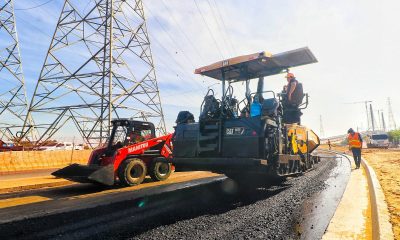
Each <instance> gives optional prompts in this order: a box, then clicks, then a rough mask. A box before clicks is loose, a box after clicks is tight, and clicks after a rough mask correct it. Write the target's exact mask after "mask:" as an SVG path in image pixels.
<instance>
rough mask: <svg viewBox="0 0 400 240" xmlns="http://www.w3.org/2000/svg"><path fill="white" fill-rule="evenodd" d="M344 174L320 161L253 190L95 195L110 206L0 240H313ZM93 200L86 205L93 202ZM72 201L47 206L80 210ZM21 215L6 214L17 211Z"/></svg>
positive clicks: (226, 183)
mask: <svg viewBox="0 0 400 240" xmlns="http://www.w3.org/2000/svg"><path fill="white" fill-rule="evenodd" d="M349 173H350V167H349V165H348V162H347V161H346V160H340V159H334V158H323V159H322V161H321V162H320V163H319V164H317V165H316V166H315V168H314V170H312V171H310V172H308V173H306V174H305V175H303V176H300V177H297V178H290V179H287V181H285V182H284V183H282V184H279V185H276V186H269V187H266V188H259V189H256V190H254V191H239V190H238V189H237V187H236V185H235V183H234V182H232V181H231V180H229V179H226V178H224V177H212V178H207V179H200V180H194V181H191V182H190V183H175V184H170V185H165V186H157V187H154V188H150V189H140V190H136V191H135V194H132V192H129V191H123V192H122V193H118V194H111V195H110V194H108V195H101V196H98V198H104V197H107V198H108V202H109V204H101V205H93V206H97V207H93V208H88V207H85V208H74V210H70V211H58V212H57V211H55V212H51V213H49V214H39V215H32V216H31V217H28V218H26V219H24V218H22V219H16V220H15V221H11V222H4V223H3V224H0V236H3V237H5V238H3V239H93V238H96V239H257V238H258V239H311V238H312V239H314V238H315V239H317V238H320V237H321V236H322V234H323V232H324V230H325V229H326V227H327V224H328V223H329V220H330V218H331V217H332V216H333V213H334V210H335V209H336V205H337V204H338V202H339V200H340V197H341V195H342V193H343V191H344V188H345V186H346V182H347V180H348V176H349ZM75 187H76V188H78V189H80V190H79V191H85V190H84V187H82V186H69V188H65V189H68V191H74V190H73V189H72V190H71V188H75ZM82 188H83V189H82ZM63 189H64V188H60V189H58V190H57V191H59V194H63ZM87 190H88V191H93V189H92V188H89V189H87ZM65 191H67V190H65ZM64 194H66V193H65V192H64ZM95 199H96V198H94V199H93V198H90V201H92V202H96V201H95ZM73 201H74V199H67V200H65V202H62V201H61V202H60V201H57V202H54V203H53V204H56V205H61V206H64V205H69V204H71V203H73V204H74V205H76V204H78V205H79V204H80V203H82V202H78V201H77V200H76V199H75V201H76V202H73ZM80 201H89V200H85V198H83V199H80ZM38 204H39V203H38ZM40 204H44V203H43V202H42V203H40ZM49 206H50V205H49ZM86 206H88V204H87V202H86ZM22 208H23V207H14V208H11V209H9V210H13V211H17V212H18V211H22V210H21V209H22ZM25 208H26V209H24V211H25V212H29V211H34V210H35V204H30V205H29V206H25ZM6 214H7V213H6ZM8 214H11V212H8ZM19 214H21V212H19ZM0 215H1V213H0Z"/></svg>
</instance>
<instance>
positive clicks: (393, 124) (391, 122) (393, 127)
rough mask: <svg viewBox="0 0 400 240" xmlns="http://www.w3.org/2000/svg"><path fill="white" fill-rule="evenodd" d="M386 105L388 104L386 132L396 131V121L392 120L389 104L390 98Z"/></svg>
mask: <svg viewBox="0 0 400 240" xmlns="http://www.w3.org/2000/svg"><path fill="white" fill-rule="evenodd" d="M387 103H388V115H389V127H388V130H396V129H397V126H396V121H395V120H394V116H393V110H392V102H391V100H390V98H388V99H387Z"/></svg>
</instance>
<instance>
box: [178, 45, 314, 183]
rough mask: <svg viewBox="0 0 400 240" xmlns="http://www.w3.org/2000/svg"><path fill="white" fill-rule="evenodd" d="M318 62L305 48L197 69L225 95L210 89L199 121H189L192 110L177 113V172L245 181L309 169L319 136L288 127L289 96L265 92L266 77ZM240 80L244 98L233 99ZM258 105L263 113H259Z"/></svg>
mask: <svg viewBox="0 0 400 240" xmlns="http://www.w3.org/2000/svg"><path fill="white" fill-rule="evenodd" d="M315 62H317V60H316V58H315V57H314V55H313V54H312V52H311V51H310V50H309V49H308V48H301V49H296V50H292V51H288V52H284V53H280V54H274V55H272V54H270V53H267V52H261V53H255V54H250V55H245V56H239V57H235V58H231V59H227V60H223V61H220V62H217V63H214V64H211V65H208V66H205V67H201V68H199V69H196V70H195V73H196V74H201V75H203V76H207V77H210V78H214V79H216V80H218V81H220V83H221V86H222V94H221V95H222V96H221V98H220V99H217V98H216V95H214V91H213V90H209V91H208V93H207V95H206V96H205V98H204V101H203V103H202V105H201V109H200V117H199V121H198V122H194V121H187V119H192V118H193V117H188V116H187V115H191V114H190V113H188V112H181V113H180V114H179V115H178V119H177V126H176V127H175V134H174V137H173V145H174V149H173V160H172V162H173V164H174V165H175V167H176V171H193V170H205V171H213V172H217V173H223V174H226V175H227V176H228V177H231V178H233V179H234V180H237V181H243V180H247V179H255V178H257V177H267V178H270V177H277V178H282V177H286V176H290V175H294V174H299V173H302V172H304V171H306V170H307V169H310V168H311V167H312V165H313V163H314V160H313V158H312V156H311V152H312V151H313V150H314V149H316V148H317V147H318V145H319V138H318V136H317V135H316V134H315V133H314V132H313V131H312V130H311V129H308V128H307V127H305V126H302V125H299V124H296V123H294V124H293V123H292V124H287V123H284V122H283V121H282V118H283V114H284V112H283V111H284V108H283V107H282V105H283V99H284V95H283V94H281V93H278V94H277V93H275V92H273V91H271V90H267V91H265V90H264V89H263V88H264V78H265V77H267V76H271V75H276V74H281V73H285V72H287V71H288V69H289V68H292V67H297V66H301V65H306V64H310V63H315ZM252 79H258V82H257V91H255V92H251V90H250V85H251V84H250V82H251V80H252ZM237 82H241V83H242V84H239V86H243V87H244V86H245V88H246V89H245V96H244V98H243V99H242V100H241V99H239V100H238V99H237V98H236V97H234V96H233V89H234V88H233V87H232V86H233V84H234V83H237ZM266 95H268V96H270V97H268V98H267V97H266ZM304 99H305V101H304V102H303V103H302V104H301V105H300V108H306V107H307V105H308V95H307V96H306V97H305V98H304ZM255 102H257V103H258V104H254V103H255ZM255 107H258V108H259V113H258V114H255V115H254V114H253V112H254V111H253V110H254V109H253V108H255Z"/></svg>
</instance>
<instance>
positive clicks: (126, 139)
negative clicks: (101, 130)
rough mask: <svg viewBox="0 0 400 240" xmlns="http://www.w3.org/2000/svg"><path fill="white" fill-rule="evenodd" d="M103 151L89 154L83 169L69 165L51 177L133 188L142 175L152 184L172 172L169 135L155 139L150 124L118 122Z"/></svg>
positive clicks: (114, 121)
mask: <svg viewBox="0 0 400 240" xmlns="http://www.w3.org/2000/svg"><path fill="white" fill-rule="evenodd" d="M112 126H113V128H112V131H111V135H110V137H109V138H108V140H107V142H106V144H105V145H104V146H103V147H100V148H97V149H95V150H93V152H92V154H91V155H90V158H89V161H88V164H87V165H80V164H72V165H70V166H68V167H65V168H63V169H60V170H58V171H55V172H53V173H52V175H53V176H56V177H60V178H65V179H68V180H71V181H74V182H80V183H100V184H103V185H108V186H112V185H115V184H116V183H118V182H119V183H120V184H121V185H123V186H133V185H137V184H140V183H142V182H143V180H144V179H145V177H146V175H150V177H151V178H152V179H153V180H155V181H163V180H166V179H167V178H168V177H169V176H170V175H171V172H172V171H173V166H172V165H171V163H170V158H171V157H172V156H171V154H172V148H171V138H172V134H169V135H165V136H161V137H156V136H155V128H154V124H153V123H150V122H142V121H134V120H129V119H118V120H113V121H112Z"/></svg>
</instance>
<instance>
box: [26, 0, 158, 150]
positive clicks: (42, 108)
mask: <svg viewBox="0 0 400 240" xmlns="http://www.w3.org/2000/svg"><path fill="white" fill-rule="evenodd" d="M28 116H31V117H32V118H33V119H34V120H35V126H36V129H37V131H38V136H37V141H39V142H43V141H45V140H47V139H50V138H51V137H54V136H55V134H56V133H60V132H61V135H62V134H65V133H67V132H66V131H68V132H70V131H71V130H70V129H71V127H73V126H75V127H76V129H77V130H78V131H79V133H80V134H81V136H82V137H83V139H84V140H85V141H86V142H87V143H88V144H90V145H91V146H92V147H95V146H96V145H97V144H99V143H101V142H104V140H105V138H106V137H107V136H108V134H109V129H110V128H109V126H110V121H111V119H112V118H134V119H144V120H147V121H151V122H153V123H154V124H155V125H156V128H157V130H158V133H159V134H164V133H165V122H164V117H163V111H162V108H161V101H160V96H159V91H158V86H157V80H156V75H155V69H154V64H153V59H152V55H151V49H150V41H149V36H148V34H147V27H146V20H145V16H144V11H143V5H142V1H140V0H136V1H135V0H96V1H94V0H93V1H79V0H66V1H65V2H64V6H63V9H62V12H61V14H60V17H59V20H58V23H57V27H56V30H55V33H54V35H53V39H52V41H51V44H50V47H49V50H48V53H47V57H46V60H45V63H44V65H43V68H42V71H41V74H40V77H39V80H38V83H37V86H36V89H35V92H34V95H33V97H32V101H31V103H30V107H29V112H28ZM62 129H65V130H64V132H63V131H62Z"/></svg>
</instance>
